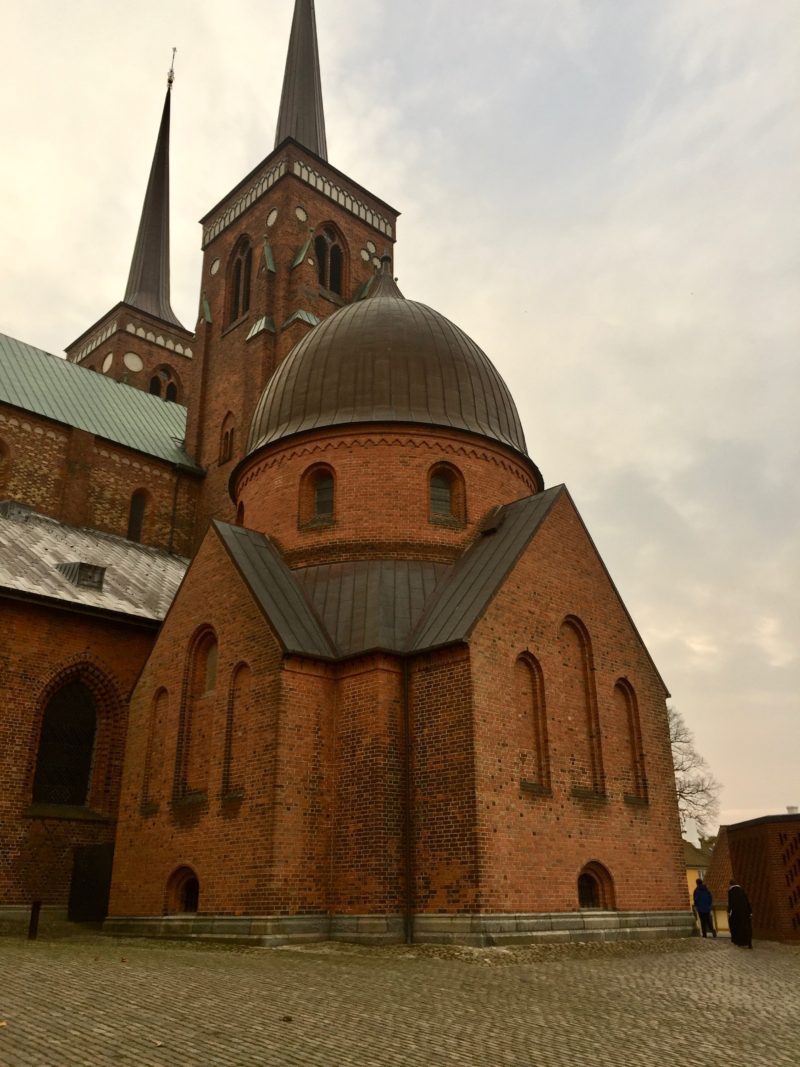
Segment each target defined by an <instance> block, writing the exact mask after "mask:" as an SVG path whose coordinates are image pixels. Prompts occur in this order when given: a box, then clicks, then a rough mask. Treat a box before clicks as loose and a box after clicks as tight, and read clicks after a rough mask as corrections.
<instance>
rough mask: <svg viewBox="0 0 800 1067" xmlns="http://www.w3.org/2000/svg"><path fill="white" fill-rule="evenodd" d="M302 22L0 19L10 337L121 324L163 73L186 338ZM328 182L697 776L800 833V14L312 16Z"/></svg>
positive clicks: (620, 0)
mask: <svg viewBox="0 0 800 1067" xmlns="http://www.w3.org/2000/svg"><path fill="white" fill-rule="evenodd" d="M292 7H293V0H226V2H225V3H224V4H220V3H219V2H218V0H215V2H213V3H212V2H211V0H158V2H155V0H136V3H130V2H127V0H70V2H69V3H66V2H65V0H27V2H25V3H23V2H21V0H2V19H3V29H4V37H5V48H4V49H3V53H4V54H3V64H2V68H0V88H1V89H2V99H3V107H2V109H1V110H0V146H2V148H1V149H0V153H1V154H0V205H2V215H0V246H2V248H3V277H2V286H0V331H2V332H4V333H8V334H11V335H12V336H15V337H18V338H21V339H23V340H25V341H27V342H29V343H31V344H34V345H37V346H39V347H41V348H44V349H47V350H48V351H51V352H57V353H61V352H62V351H63V348H64V346H65V345H66V344H68V343H69V342H70V341H72V340H73V339H74V338H75V337H76V336H77V335H78V334H80V333H82V332H83V331H84V330H85V329H86V328H87V327H88V326H90V325H91V324H92V323H93V322H94V321H95V320H96V319H97V318H99V317H100V316H101V315H102V314H103V313H104V312H105V311H107V310H108V309H109V308H110V307H111V306H112V305H113V304H115V303H116V302H117V301H119V300H120V299H121V298H122V296H123V294H124V290H125V283H126V281H127V274H128V268H129V265H130V258H131V255H132V252H133V245H134V240H135V235H136V228H137V224H138V217H139V211H140V209H141V202H142V198H143V195H144V189H145V185H146V181H147V174H148V171H149V168H150V161H151V157H152V152H153V147H154V143H155V135H156V130H157V126H158V120H159V117H160V111H161V107H162V103H163V93H164V88H165V75H166V71H167V69H168V68H169V63H170V55H171V48H172V46H173V45H177V47H178V57H177V62H176V72H177V80H176V84H175V90H174V96H173V111H172V116H173V120H172V280H173V299H172V303H173V307H174V308H175V311H176V313H177V314H178V317H179V318H180V319H181V320H182V321H183V322H184V323H185V324H186V325H187V326H189V327H193V326H194V323H195V320H196V310H197V299H198V282H199V274H200V251H199V248H200V228H199V226H198V225H197V221H196V220H197V219H199V218H200V216H201V215H203V214H204V213H205V212H206V211H207V210H208V209H209V208H210V207H212V206H213V205H214V204H215V203H216V202H217V201H218V200H219V199H220V198H221V197H222V196H223V195H224V194H225V193H226V192H227V191H228V190H229V189H230V188H231V187H232V186H233V185H235V184H236V183H237V182H238V181H239V180H240V179H241V178H242V177H243V176H244V175H245V174H246V173H247V172H248V171H249V170H250V169H251V168H252V167H253V166H255V165H256V164H257V163H258V162H259V161H260V160H261V159H262V158H263V157H264V156H266V155H267V154H268V152H269V151H270V150H271V149H272V147H273V141H274V132H275V123H276V118H277V106H278V100H279V96H280V85H281V80H282V74H283V64H284V59H285V52H286V45H287V42H288V34H289V26H290V21H291V13H292ZM317 23H318V30H319V38H320V51H321V62H322V76H323V91H324V96H325V109H326V119H327V129H328V146H329V158H330V160H331V162H332V163H333V164H334V165H335V166H336V167H338V168H339V169H340V170H343V171H344V172H345V173H346V174H349V175H350V176H351V177H352V178H353V179H354V180H356V181H358V182H359V183H361V184H362V185H365V186H366V187H367V188H369V189H371V190H372V191H373V192H374V193H375V194H376V195H377V196H379V197H381V198H382V199H384V200H387V201H388V202H389V203H390V204H393V205H394V206H395V207H397V208H399V209H400V210H401V211H402V217H401V219H400V224H399V228H398V238H399V240H398V246H397V253H396V260H395V271H396V273H397V275H398V276H399V279H400V284H401V288H402V289H403V291H404V292H405V294H406V296H408V297H410V298H413V299H416V300H421V301H422V302H424V303H426V304H430V305H431V306H432V307H435V308H436V309H437V310H439V311H441V312H443V313H444V314H445V315H447V316H448V317H449V318H451V319H452V320H453V321H454V322H456V323H458V325H460V326H461V327H462V328H463V329H464V330H466V332H467V333H468V334H470V335H471V336H472V337H473V338H474V339H475V340H476V341H477V342H478V344H480V345H481V347H483V348H484V350H485V351H486V353H487V354H488V355H489V356H490V358H491V359H492V360H493V362H494V363H495V365H496V366H497V367H498V369H499V370H500V372H501V374H502V375H503V376H504V378H505V380H506V381H507V383H508V385H509V386H510V388H511V390H512V393H513V394H514V396H515V398H516V401H517V404H518V406H519V409H520V415H521V417H522V422H523V425H524V427H525V432H526V436H527V441H528V448H529V451H530V454H531V456H532V457H533V459H534V460H535V461H536V462H537V463H538V465H539V466H540V468H541V470H542V472H543V474H544V477H545V481H546V483H547V484H548V485H554V484H557V483H560V482H565V483H566V484H567V485H568V486H569V489H570V491H571V493H572V495H573V497H574V499H575V501H576V503H577V506H578V508H579V510H580V511H581V513H582V515H583V517H584V519H585V521H586V523H587V525H588V527H589V530H590V532H591V533H592V535H593V537H594V539H595V541H596V543H597V546H598V548H599V550H600V552H601V554H602V555H603V558H604V559H605V562H606V564H607V566H608V568H609V570H610V572H611V575H612V577H613V578H614V580H615V582H616V583H617V586H618V588H619V590H620V592H621V594H622V596H623V599H624V600H625V602H626V604H627V606H628V608H629V610H630V612H631V614H632V615H633V617H634V619H635V621H636V622H637V624H638V626H639V629H640V631H641V633H642V635H643V637H644V639H645V642H646V643H647V645H648V647H649V649H650V651H651V653H652V655H653V657H654V659H655V661H656V663H657V665H658V666H659V668H660V670H661V673H662V675H663V676H664V678H665V680H666V682H667V684H668V686H669V687H670V689H671V692H672V695H673V702H674V704H675V705H676V707H678V708H679V710H680V711H681V712H682V713H683V715H684V717H685V718H686V720H687V722H688V723H689V725H690V727H691V729H692V730H693V731H694V733H695V735H696V740H697V747H698V748H699V750H700V751H701V752H702V753H703V754H704V755H705V757H706V758H707V760H708V762H709V763H710V765H711V768H712V770H713V772H714V773H715V774H716V776H717V777H718V778H719V779H720V780H721V781H722V782H723V784H724V790H723V794H722V821H723V822H733V821H737V820H739V819H745V818H752V817H755V816H758V815H764V814H775V813H781V812H784V811H785V808H786V805H788V804H798V803H800V773H798V755H799V754H800V659H799V657H798V641H797V634H798V629H800V594H798V579H799V578H800V549H799V547H798V544H799V538H798V533H799V532H800V491H799V490H798V471H799V470H800V462H799V461H800V456H799V455H798V452H799V451H800V448H799V447H798V442H799V441H800V434H799V433H798V429H797V426H798V422H800V418H799V417H798V407H800V372H799V371H798V362H799V357H800V351H799V349H800V346H799V345H798V341H799V340H800V284H799V281H800V279H799V276H800V268H799V265H798V257H799V255H800V232H798V230H800V223H799V222H798V220H800V210H798V209H800V203H799V202H798V200H799V199H800V192H799V191H800V106H799V105H800V3H798V0H492V2H491V3H482V4H478V3H476V2H470V0H466V2H465V0H403V2H402V3H389V2H388V0H317Z"/></svg>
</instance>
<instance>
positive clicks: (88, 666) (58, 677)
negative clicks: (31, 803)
mask: <svg viewBox="0 0 800 1067" xmlns="http://www.w3.org/2000/svg"><path fill="white" fill-rule="evenodd" d="M72 682H80V683H81V684H82V685H84V686H85V687H86V689H87V690H88V691H89V693H90V695H91V697H92V700H93V702H94V706H95V714H96V717H97V718H96V726H95V736H94V753H93V757H92V767H91V771H90V779H89V790H88V795H87V799H86V806H87V807H89V808H92V809H94V810H98V811H102V812H104V813H106V812H108V813H110V812H112V811H113V810H115V808H116V800H117V796H118V791H119V785H120V782H119V778H120V769H121V766H122V756H123V751H124V745H125V732H124V726H125V717H126V716H125V708H126V701H125V700H124V699H123V697H122V695H121V687H120V685H119V683H118V682H117V681H116V680H115V679H114V677H113V675H112V674H111V672H110V671H109V670H108V669H107V668H106V667H105V665H103V664H101V663H99V662H98V661H96V660H95V659H94V658H93V657H91V656H90V655H87V654H86V653H83V654H81V655H76V656H73V657H72V658H71V659H69V660H67V661H66V662H65V663H62V664H61V666H60V667H59V668H58V669H57V670H55V671H54V672H53V674H52V675H51V676H50V679H49V681H48V682H47V683H46V684H45V685H44V686H43V687H42V690H41V692H40V694H39V697H38V700H37V702H36V722H37V728H36V733H35V744H34V749H33V752H32V757H31V760H30V768H29V782H28V789H29V790H31V789H32V788H33V777H34V774H35V770H36V765H37V757H38V752H39V745H40V741H41V731H42V723H43V721H44V714H45V711H46V709H47V707H48V705H49V704H50V701H51V700H52V699H53V697H55V696H56V694H57V693H59V692H60V691H61V690H62V689H64V687H65V686H67V685H69V684H70V683H72Z"/></svg>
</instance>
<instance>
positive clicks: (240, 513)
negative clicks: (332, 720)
mask: <svg viewBox="0 0 800 1067" xmlns="http://www.w3.org/2000/svg"><path fill="white" fill-rule="evenodd" d="M236 525H237V526H244V501H243V500H240V501H239V505H238V507H237V508H236Z"/></svg>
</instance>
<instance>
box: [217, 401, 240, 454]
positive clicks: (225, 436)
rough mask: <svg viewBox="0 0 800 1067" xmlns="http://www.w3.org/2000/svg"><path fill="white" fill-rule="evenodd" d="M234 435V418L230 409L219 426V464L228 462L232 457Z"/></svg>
mask: <svg viewBox="0 0 800 1067" xmlns="http://www.w3.org/2000/svg"><path fill="white" fill-rule="evenodd" d="M235 437H236V418H235V416H234V414H233V412H232V411H229V412H228V413H227V414H226V415H225V418H224V419H223V420H222V424H221V426H220V428H219V465H220V466H222V465H223V463H228V462H229V461H230V460H232V459H233V453H234V449H235Z"/></svg>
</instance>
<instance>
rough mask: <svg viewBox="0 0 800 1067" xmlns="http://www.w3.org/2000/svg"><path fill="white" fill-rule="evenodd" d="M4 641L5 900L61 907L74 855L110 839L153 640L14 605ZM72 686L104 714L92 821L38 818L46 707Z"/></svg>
mask: <svg viewBox="0 0 800 1067" xmlns="http://www.w3.org/2000/svg"><path fill="white" fill-rule="evenodd" d="M0 634H2V640H0V679H2V686H3V714H2V716H1V717H0V828H1V832H0V901H1V902H2V903H3V904H27V903H30V901H31V900H32V899H34V897H38V898H39V899H42V900H43V901H44V902H45V903H47V904H58V905H64V904H66V900H67V895H68V891H69V881H70V875H71V870H72V850H73V848H74V847H75V846H76V845H86V844H102V843H109V842H111V841H113V839H114V823H115V818H116V814H117V806H118V802H119V787H120V780H121V774H122V760H123V743H124V737H125V729H126V719H127V701H128V697H129V694H130V692H131V690H132V689H133V686H134V684H135V681H136V678H137V676H138V674H139V672H140V671H141V669H142V666H143V664H144V662H145V659H146V657H147V654H148V651H149V649H150V647H151V646H152V643H153V638H154V634H153V631H152V630H151V629H145V628H142V627H138V626H127V625H124V624H122V623H117V622H110V621H108V620H104V619H100V618H91V617H89V616H85V615H79V614H77V613H74V614H73V613H68V612H63V611H54V610H50V609H47V608H43V607H38V606H35V605H33V604H26V603H24V602H22V601H16V602H15V601H9V600H0ZM76 678H77V679H80V680H81V681H83V682H84V683H85V684H86V685H87V686H88V688H89V689H90V691H91V692H92V695H93V697H94V699H95V702H96V704H97V709H98V726H97V734H96V742H95V754H94V760H93V767H92V776H91V788H90V793H89V798H88V802H87V807H88V808H89V809H90V812H89V813H85V814H84V815H83V817H81V818H64V817H63V816H64V814H65V812H64V810H62V811H61V812H55V811H54V810H48V814H49V816H50V817H44V816H41V815H40V816H37V817H33V815H32V814H31V812H30V809H31V801H32V788H33V778H34V773H35V768H36V758H37V752H38V744H39V732H40V729H41V722H42V715H43V713H44V708H45V706H46V703H47V700H48V699H49V696H51V695H52V694H53V692H55V691H56V690H57V689H58V688H59V686H60V685H61V684H64V683H65V682H66V681H68V680H74V679H76ZM39 810H40V811H41V809H39ZM56 816H62V817H56Z"/></svg>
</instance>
